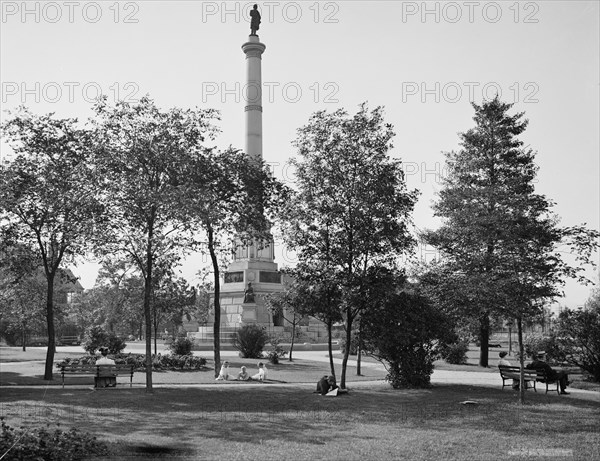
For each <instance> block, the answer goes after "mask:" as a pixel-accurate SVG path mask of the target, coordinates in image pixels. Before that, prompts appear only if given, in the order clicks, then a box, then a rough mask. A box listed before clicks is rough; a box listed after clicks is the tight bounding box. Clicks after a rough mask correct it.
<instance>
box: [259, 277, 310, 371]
mask: <svg viewBox="0 0 600 461" xmlns="http://www.w3.org/2000/svg"><path fill="white" fill-rule="evenodd" d="M307 290H308V287H307V286H306V285H304V284H302V282H301V281H300V280H298V279H291V280H290V281H288V282H287V283H284V287H283V291H281V292H278V293H270V294H268V295H266V296H265V305H266V306H267V309H268V310H269V311H270V312H271V313H272V314H273V315H279V316H281V317H282V318H283V320H284V322H287V323H288V324H289V325H290V326H291V328H292V334H291V344H290V352H289V358H288V360H289V361H290V362H292V361H293V358H292V354H293V352H294V341H295V339H296V334H297V333H296V328H298V327H299V326H300V322H301V321H302V319H304V317H305V316H306V314H305V312H306V310H307V309H308V306H307V298H308V297H307Z"/></svg>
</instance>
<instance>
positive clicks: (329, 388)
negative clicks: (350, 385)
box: [315, 375, 348, 396]
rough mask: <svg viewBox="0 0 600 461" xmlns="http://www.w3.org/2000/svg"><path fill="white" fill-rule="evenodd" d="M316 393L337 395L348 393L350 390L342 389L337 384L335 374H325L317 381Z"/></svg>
mask: <svg viewBox="0 0 600 461" xmlns="http://www.w3.org/2000/svg"><path fill="white" fill-rule="evenodd" d="M315 393H317V394H321V395H330V396H336V395H338V394H346V393H348V390H347V389H340V388H339V387H338V386H337V384H336V382H335V376H333V375H329V376H327V375H325V376H323V377H322V378H321V379H320V380H319V382H318V383H317V390H316V391H315Z"/></svg>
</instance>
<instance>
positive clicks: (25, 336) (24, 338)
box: [21, 325, 27, 352]
mask: <svg viewBox="0 0 600 461" xmlns="http://www.w3.org/2000/svg"><path fill="white" fill-rule="evenodd" d="M21 340H22V344H21V345H22V346H23V352H27V332H26V331H25V325H21Z"/></svg>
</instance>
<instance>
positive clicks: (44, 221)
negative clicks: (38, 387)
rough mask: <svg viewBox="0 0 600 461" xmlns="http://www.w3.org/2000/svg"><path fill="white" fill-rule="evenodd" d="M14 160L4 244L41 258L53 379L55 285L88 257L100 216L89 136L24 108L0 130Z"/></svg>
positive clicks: (3, 205) (2, 188)
mask: <svg viewBox="0 0 600 461" xmlns="http://www.w3.org/2000/svg"><path fill="white" fill-rule="evenodd" d="M1 132H2V136H3V137H4V138H6V139H7V140H8V142H9V143H10V145H11V147H12V149H13V151H14V152H15V153H16V158H15V159H14V161H12V162H11V163H10V164H8V165H2V166H0V213H1V214H2V218H3V219H2V222H1V224H0V225H1V229H0V230H1V233H2V237H1V238H2V240H5V241H6V240H8V241H13V242H19V243H21V244H22V245H24V246H26V247H28V248H30V249H31V250H33V251H35V252H36V253H37V256H38V258H39V260H40V265H41V267H42V268H43V273H44V276H45V278H46V303H45V304H46V309H45V310H46V325H47V331H48V350H47V353H46V365H45V370H44V379H46V380H51V379H52V371H53V362H54V351H55V346H56V333H55V300H54V294H55V291H54V287H55V283H54V282H55V279H56V276H57V274H58V273H59V270H60V268H61V267H64V266H65V265H66V264H67V263H69V262H73V261H74V260H75V258H76V257H77V256H80V255H83V254H84V252H85V251H86V248H87V245H88V242H89V238H90V236H91V235H92V231H93V227H94V226H93V223H94V218H95V216H97V215H98V214H99V213H100V212H101V211H102V210H101V208H100V207H99V206H98V202H97V200H96V190H95V189H94V188H93V187H92V182H91V181H90V180H89V179H90V175H89V172H90V168H89V165H90V164H89V157H90V146H91V142H90V135H89V132H88V131H86V130H84V129H81V128H79V126H78V123H77V120H75V119H56V118H54V117H53V114H48V115H35V114H32V113H31V112H29V111H28V110H27V109H25V108H20V109H19V110H18V111H17V112H16V113H15V114H13V116H12V118H10V119H9V120H7V121H6V122H5V123H4V124H3V125H2V127H1Z"/></svg>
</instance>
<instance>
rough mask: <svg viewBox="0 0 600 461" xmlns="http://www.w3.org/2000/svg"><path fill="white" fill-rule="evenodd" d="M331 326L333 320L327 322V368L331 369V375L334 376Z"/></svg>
mask: <svg viewBox="0 0 600 461" xmlns="http://www.w3.org/2000/svg"><path fill="white" fill-rule="evenodd" d="M332 328H333V321H331V320H329V321H328V322H327V348H328V350H329V368H330V369H331V376H333V377H335V366H334V365H333V338H332V337H331V335H332V333H331V330H332Z"/></svg>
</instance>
